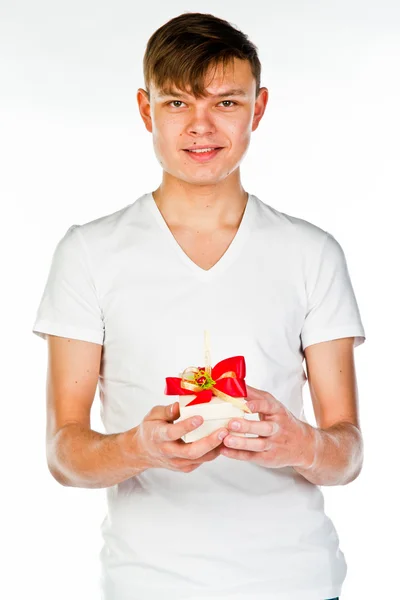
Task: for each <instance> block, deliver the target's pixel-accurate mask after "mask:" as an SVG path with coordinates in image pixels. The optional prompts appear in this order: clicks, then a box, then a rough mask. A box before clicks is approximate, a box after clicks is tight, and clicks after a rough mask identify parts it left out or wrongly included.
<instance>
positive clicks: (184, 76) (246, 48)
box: [143, 12, 261, 98]
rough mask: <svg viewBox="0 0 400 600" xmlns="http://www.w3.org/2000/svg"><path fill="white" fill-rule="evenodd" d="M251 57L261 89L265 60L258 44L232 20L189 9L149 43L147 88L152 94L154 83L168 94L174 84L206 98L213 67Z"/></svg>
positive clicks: (146, 75)
mask: <svg viewBox="0 0 400 600" xmlns="http://www.w3.org/2000/svg"><path fill="white" fill-rule="evenodd" d="M234 58H239V59H242V60H248V61H249V63H250V66H251V70H252V73H253V75H254V78H255V80H256V97H257V96H258V94H259V91H260V77H261V63H260V60H259V58H258V55H257V47H256V46H255V45H254V44H253V43H252V42H250V40H249V39H248V36H247V35H245V34H244V33H242V32H241V31H239V30H238V29H236V28H235V27H233V26H232V25H231V24H230V23H228V21H224V20H223V19H219V18H218V17H215V16H214V15H210V14H203V13H194V12H185V13H183V14H181V15H179V16H178V17H174V18H173V19H171V20H170V21H168V22H167V23H165V24H164V25H162V26H161V27H159V29H157V30H156V31H155V32H154V33H153V34H152V36H151V37H150V39H149V40H148V42H147V46H146V51H145V55H144V58H143V72H144V81H145V87H146V91H147V94H148V96H149V97H150V88H149V84H150V82H153V84H154V85H155V86H156V87H157V88H159V89H161V90H162V91H163V92H164V93H168V94H170V93H171V91H172V90H171V86H172V85H174V86H175V87H177V88H178V89H180V90H183V91H189V92H191V93H192V94H193V95H194V96H195V97H196V98H198V97H205V96H206V95H207V94H206V92H205V87H206V85H205V81H204V79H205V75H206V72H207V71H208V69H209V68H212V67H215V68H217V66H218V65H219V64H222V65H223V72H224V73H225V67H226V65H228V64H230V63H233V59H234Z"/></svg>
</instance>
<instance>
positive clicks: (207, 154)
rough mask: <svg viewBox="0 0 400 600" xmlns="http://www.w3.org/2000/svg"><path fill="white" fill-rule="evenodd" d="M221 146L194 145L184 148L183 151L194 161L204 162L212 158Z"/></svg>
mask: <svg viewBox="0 0 400 600" xmlns="http://www.w3.org/2000/svg"><path fill="white" fill-rule="evenodd" d="M222 149H223V148H221V147H217V146H197V148H195V147H194V146H193V147H192V148H184V151H185V152H186V153H187V154H188V155H189V156H190V158H191V159H193V160H195V161H196V162H205V161H207V160H210V159H212V158H214V156H216V155H217V154H218V152H219V151H220V150H222Z"/></svg>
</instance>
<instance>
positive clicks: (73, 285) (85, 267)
mask: <svg viewBox="0 0 400 600" xmlns="http://www.w3.org/2000/svg"><path fill="white" fill-rule="evenodd" d="M32 331H33V333H35V334H36V335H38V336H39V337H41V338H43V339H47V334H51V335H56V336H60V337H68V338H72V339H77V340H83V341H87V342H94V343H96V344H103V341H104V323H103V316H102V310H101V307H100V304H99V300H98V295H97V290H96V286H95V282H94V279H93V273H92V271H91V268H90V261H89V256H88V253H87V249H86V245H85V241H84V239H83V238H82V233H81V231H80V225H72V226H71V227H70V228H69V229H68V230H67V232H66V234H65V235H64V237H63V238H62V239H61V240H60V241H59V242H58V244H57V246H56V248H55V251H54V253H53V258H52V262H51V266H50V272H49V274H48V278H47V282H46V285H45V288H44V292H43V295H42V298H41V301H40V303H39V307H38V309H37V314H36V320H35V323H34V326H33V330H32Z"/></svg>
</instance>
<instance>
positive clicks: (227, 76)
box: [150, 58, 256, 99]
mask: <svg viewBox="0 0 400 600" xmlns="http://www.w3.org/2000/svg"><path fill="white" fill-rule="evenodd" d="M204 85H205V94H206V95H207V96H228V95H229V96H243V97H247V96H251V95H252V94H253V92H254V91H255V87H256V82H255V78H254V76H253V73H252V70H251V66H250V63H249V61H247V60H240V59H237V58H234V60H233V61H231V62H229V63H228V64H226V65H225V67H224V66H223V65H222V63H219V64H218V65H217V66H212V67H210V68H209V69H208V70H207V72H206V75H205V78H204ZM150 90H151V95H153V97H155V98H158V99H162V98H164V97H166V96H171V95H174V96H179V97H183V96H186V95H191V90H190V89H186V90H183V89H182V88H179V87H178V85H177V84H176V83H174V82H173V81H170V82H165V83H164V84H163V85H162V86H161V87H158V86H156V85H155V84H154V82H150Z"/></svg>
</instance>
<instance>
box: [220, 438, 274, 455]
mask: <svg viewBox="0 0 400 600" xmlns="http://www.w3.org/2000/svg"><path fill="white" fill-rule="evenodd" d="M222 443H223V444H224V446H226V447H227V448H234V449H235V450H248V451H249V452H265V451H266V450H269V449H270V448H271V442H270V440H269V437H256V438H246V437H239V436H237V435H227V436H226V437H225V438H224V440H223V442H222Z"/></svg>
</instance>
